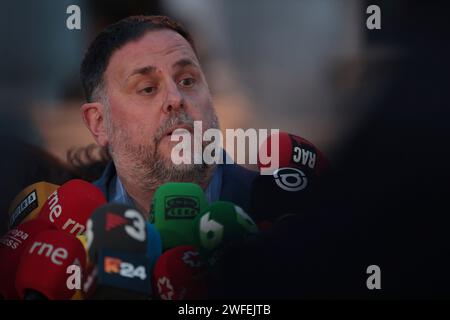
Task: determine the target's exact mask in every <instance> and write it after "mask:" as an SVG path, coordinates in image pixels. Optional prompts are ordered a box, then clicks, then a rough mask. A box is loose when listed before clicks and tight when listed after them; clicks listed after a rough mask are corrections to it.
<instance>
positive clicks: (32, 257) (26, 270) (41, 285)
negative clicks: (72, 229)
mask: <svg viewBox="0 0 450 320" xmlns="http://www.w3.org/2000/svg"><path fill="white" fill-rule="evenodd" d="M85 262H86V252H85V250H84V248H83V245H82V244H81V242H80V241H79V240H78V239H77V238H76V237H74V236H72V235H70V234H67V233H66V232H63V231H61V230H45V231H42V232H41V233H39V234H38V235H37V236H35V237H34V238H33V240H32V241H31V243H30V244H29V245H28V246H27V248H25V250H24V253H23V254H22V257H21V259H20V262H19V266H18V268H17V274H16V290H17V292H18V293H19V296H20V298H22V299H25V300H42V299H47V300H69V299H70V298H71V297H72V296H73V295H74V293H75V291H74V289H73V288H72V287H71V286H69V276H70V273H69V272H68V270H69V266H72V265H76V266H78V267H79V268H80V273H79V276H80V279H79V282H80V286H81V276H82V273H83V270H85V267H86V263H85Z"/></svg>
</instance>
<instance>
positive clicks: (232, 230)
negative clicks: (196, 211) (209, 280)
mask: <svg viewBox="0 0 450 320" xmlns="http://www.w3.org/2000/svg"><path fill="white" fill-rule="evenodd" d="M258 233H259V230H258V227H257V225H256V224H255V222H254V221H253V220H252V218H250V216H249V215H248V214H247V213H246V212H245V211H244V210H243V209H242V208H241V207H239V206H237V205H235V204H234V203H231V202H228V201H216V202H214V203H213V204H211V205H210V206H209V207H208V208H207V209H206V210H205V212H204V213H202V214H200V215H199V216H197V218H195V220H194V228H193V234H194V236H195V240H196V247H197V248H199V252H200V254H201V255H202V257H204V258H205V259H206V260H207V262H208V264H209V265H210V266H213V265H215V263H216V261H217V259H219V258H220V256H221V254H222V252H223V251H224V250H225V249H226V248H227V247H229V246H230V245H232V244H234V243H236V242H239V241H243V240H245V239H246V238H247V237H248V236H250V235H256V234H258Z"/></svg>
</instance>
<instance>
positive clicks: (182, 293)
mask: <svg viewBox="0 0 450 320" xmlns="http://www.w3.org/2000/svg"><path fill="white" fill-rule="evenodd" d="M204 272H205V265H204V263H203V262H202V261H201V259H200V255H199V253H198V251H197V250H196V249H195V248H194V247H192V246H178V247H175V248H171V249H169V250H167V251H166V252H164V253H163V254H162V256H161V257H160V258H159V259H158V261H157V262H156V265H155V268H154V270H153V277H152V284H153V291H154V292H155V293H156V296H157V297H158V298H159V299H162V300H195V299H205V298H206V297H207V287H206V281H205V278H204Z"/></svg>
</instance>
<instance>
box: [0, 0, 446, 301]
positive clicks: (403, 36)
mask: <svg viewBox="0 0 450 320" xmlns="http://www.w3.org/2000/svg"><path fill="white" fill-rule="evenodd" d="M71 4H77V5H79V6H80V8H81V17H82V18H81V19H82V20H81V25H82V29H81V30H68V29H67V28H66V19H67V16H68V15H67V14H66V8H67V7H68V6H69V5H71ZM371 4H377V5H379V6H380V8H381V26H382V29H381V30H368V29H367V28H366V19H367V17H368V14H366V8H367V6H368V5H371ZM2 7H3V10H1V14H2V15H3V17H1V19H0V21H2V22H1V23H2V28H1V30H2V35H3V36H2V44H1V48H2V50H1V51H2V55H1V57H2V58H1V59H0V70H1V71H2V72H1V73H0V134H1V136H2V139H1V145H2V150H4V152H3V153H2V154H3V156H2V160H1V161H0V172H2V174H3V176H4V177H3V178H2V184H1V185H2V186H1V192H0V210H1V211H0V213H1V214H3V216H2V217H4V216H5V215H6V211H7V209H8V205H9V203H10V201H11V200H12V198H13V197H14V196H15V195H16V194H17V193H18V192H19V191H20V190H21V189H22V188H24V187H25V186H27V185H29V184H31V183H33V182H36V181H40V180H47V181H50V182H54V183H62V182H63V181H65V180H67V179H69V178H70V177H73V176H74V175H75V174H74V173H73V172H72V171H71V168H70V167H69V166H68V165H67V163H66V153H67V150H68V149H70V148H72V147H80V146H85V145H88V144H90V143H92V142H93V140H92V138H91V137H90V135H89V132H88V130H87V129H86V128H85V127H84V125H83V123H82V120H81V116H80V110H79V107H80V105H81V104H82V103H83V101H84V98H83V96H82V91H81V84H80V81H79V74H78V70H79V65H80V62H81V59H82V56H83V53H84V51H85V50H86V48H87V46H88V44H89V42H90V41H91V40H92V39H93V37H95V35H96V34H97V33H98V32H99V31H100V30H101V29H102V28H104V27H105V26H106V25H108V24H110V23H112V22H114V21H117V20H119V19H121V18H123V17H126V16H129V15H133V14H167V15H170V16H173V17H174V18H176V19H179V20H180V21H181V22H183V23H184V24H185V25H186V27H187V28H188V29H190V30H191V31H192V33H193V35H194V39H195V40H196V42H197V45H198V47H199V51H200V60H201V63H202V65H203V68H204V71H205V72H206V76H207V79H208V81H209V83H210V86H211V88H212V91H213V98H214V102H215V105H216V108H217V111H218V114H219V119H220V121H221V126H222V129H226V128H239V127H242V128H250V127H253V128H279V129H280V130H283V131H288V132H291V133H293V134H297V135H300V136H302V137H304V138H306V139H308V140H309V141H311V142H313V143H314V144H315V145H316V146H317V147H318V148H319V149H321V150H322V151H323V152H324V153H325V154H326V155H327V156H328V157H329V158H330V160H331V162H332V163H333V165H334V167H335V169H336V170H335V173H334V174H333V175H332V176H330V178H329V181H328V183H327V184H326V185H325V186H324V188H323V190H322V191H321V193H320V194H317V195H316V198H312V199H311V202H310V203H308V204H305V212H306V213H305V216H307V217H308V218H307V219H308V220H307V221H308V223H303V222H299V221H297V222H294V223H291V224H290V225H288V226H280V228H281V230H282V231H280V232H279V233H277V232H274V235H273V237H275V239H276V241H273V239H272V240H271V243H274V245H273V246H272V247H271V248H272V250H267V252H266V253H265V255H261V256H260V258H259V259H263V258H261V257H263V256H264V257H265V259H267V260H264V261H262V263H265V262H267V261H269V266H271V267H273V268H269V267H267V268H262V269H261V270H259V271H255V272H254V273H253V269H252V272H251V274H253V275H254V278H253V280H254V281H257V280H258V279H260V278H264V279H269V280H267V281H268V285H267V288H268V289H267V292H263V291H262V292H261V291H260V292H253V291H252V290H251V289H250V288H252V287H251V286H249V287H248V288H249V289H248V291H245V290H240V291H239V294H241V295H242V296H245V295H246V294H247V295H248V296H257V295H260V296H262V297H264V296H265V294H266V296H270V294H273V292H278V291H279V295H280V297H281V296H283V295H286V296H295V297H309V296H318V297H335V296H338V297H340V296H342V297H346V296H349V297H354V296H357V297H360V296H363V297H372V296H377V295H378V296H382V295H381V294H380V293H378V292H369V291H368V290H367V289H366V288H365V282H364V280H363V281H361V279H365V277H366V274H365V267H367V266H368V265H370V264H378V265H380V266H381V267H382V270H385V271H386V272H384V273H383V274H384V275H385V276H384V278H383V279H385V280H383V283H385V284H386V285H385V287H383V290H382V292H383V294H384V296H382V297H448V296H450V295H449V294H448V293H447V292H448V291H449V290H448V289H447V288H450V281H449V276H448V274H449V273H448V270H450V264H449V263H448V262H449V261H448V260H449V254H450V252H449V251H450V250H449V249H448V248H449V246H450V239H449V231H448V230H449V229H450V219H449V218H447V215H448V214H449V213H450V210H449V206H448V204H447V203H448V200H447V199H448V198H449V189H450V188H449V187H448V181H449V178H450V174H449V170H448V168H447V167H448V164H449V163H450V162H449V160H450V157H449V154H450V153H449V151H448V146H447V145H448V142H449V141H450V140H449V138H450V126H449V125H448V118H449V117H448V116H449V113H450V111H449V101H450V93H449V91H450V90H449V85H450V81H449V80H450V79H449V78H450V76H449V74H450V61H449V57H450V50H449V49H450V41H449V40H450V37H449V31H450V28H449V24H450V22H449V19H448V17H447V16H446V15H447V12H448V9H449V6H448V5H446V3H445V2H444V1H406V0H396V1H393V0H386V1H361V0H286V1H275V0H261V1H251V0H244V1H241V0H213V1H210V0H164V1H163V0H160V1H150V0H147V1H142V0H134V1H126V2H125V1H75V0H71V1H69V0H61V1H57V2H56V1H51V0H41V1H14V2H11V3H9V4H2ZM36 148H39V149H36ZM37 150H38V151H37ZM44 168H47V169H44ZM48 168H50V169H48ZM284 228H287V230H285V229H284ZM305 243H311V246H310V247H309V248H312V249H310V250H304V247H303V246H304V244H305ZM331 251H332V252H333V254H321V252H328V253H329V252H331ZM255 252H259V251H258V250H256V249H255ZM293 252H295V254H293ZM271 254H272V255H271ZM240 258H241V259H243V261H245V259H246V257H245V255H244V256H243V257H240ZM253 258H255V257H253ZM247 259H249V258H248V256H247ZM255 259H256V260H258V259H257V258H255ZM277 259H286V260H287V261H291V262H292V265H290V266H289V267H288V270H284V269H283V270H282V269H281V267H280V266H278V265H277V264H276V263H275V261H276V260H277ZM306 260H308V261H317V265H320V262H322V263H323V264H328V265H329V264H334V265H335V266H336V267H335V268H334V269H333V270H334V271H333V272H331V271H329V269H327V271H323V272H319V271H318V270H320V267H318V268H316V270H314V272H313V271H312V270H310V269H308V270H305V269H304V268H305V267H303V264H302V261H306ZM258 261H259V260H258ZM343 261H346V263H343ZM247 262H249V265H252V264H251V261H247ZM352 262H354V263H352ZM383 266H384V269H383ZM249 268H250V267H249ZM308 268H311V269H314V268H313V267H311V265H308ZM280 270H281V271H283V272H284V273H285V277H288V276H293V275H295V274H297V273H299V274H300V273H301V274H302V275H303V276H299V277H296V278H295V279H296V280H295V281H294V283H293V285H292V286H291V289H286V288H285V287H282V286H281V285H280V283H281V282H279V281H278V279H277V278H276V277H275V276H274V275H275V274H276V272H279V271H280ZM230 272H231V271H230ZM230 274H232V278H233V279H235V281H237V280H236V279H240V278H239V276H237V275H236V274H235V273H230ZM246 275H248V274H246ZM258 277H259V278H258ZM288 280H289V279H288ZM248 281H249V283H250V282H251V280H248ZM277 281H278V282H277ZM232 283H235V282H233V281H230V282H229V283H228V284H229V285H230V291H229V294H231V293H233V294H235V293H234V292H233V290H232V288H231V284H232ZM330 283H332V284H333V285H332V286H331V287H332V288H334V289H333V290H331V289H329V288H330V286H329V285H328V286H325V284H330ZM325 287H326V289H325ZM299 288H303V289H299ZM344 288H345V290H344ZM322 289H323V290H322ZM281 291H283V292H281ZM224 292H226V291H224ZM224 292H222V293H220V294H224ZM312 293H314V294H312Z"/></svg>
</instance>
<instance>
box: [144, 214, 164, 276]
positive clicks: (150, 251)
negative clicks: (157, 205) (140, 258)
mask: <svg viewBox="0 0 450 320" xmlns="http://www.w3.org/2000/svg"><path fill="white" fill-rule="evenodd" d="M146 224H147V256H148V258H149V261H150V270H153V268H154V266H155V263H156V261H158V259H159V257H160V256H161V254H162V240H161V234H160V233H159V231H158V230H157V229H156V228H155V226H154V225H153V224H151V223H150V222H146Z"/></svg>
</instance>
